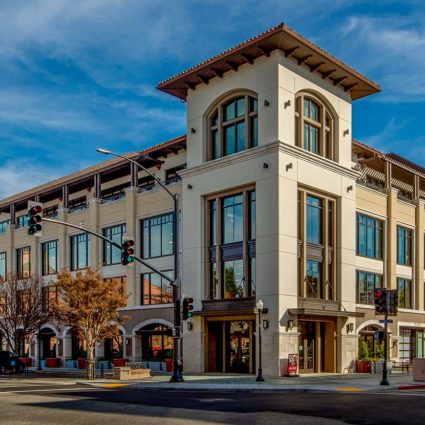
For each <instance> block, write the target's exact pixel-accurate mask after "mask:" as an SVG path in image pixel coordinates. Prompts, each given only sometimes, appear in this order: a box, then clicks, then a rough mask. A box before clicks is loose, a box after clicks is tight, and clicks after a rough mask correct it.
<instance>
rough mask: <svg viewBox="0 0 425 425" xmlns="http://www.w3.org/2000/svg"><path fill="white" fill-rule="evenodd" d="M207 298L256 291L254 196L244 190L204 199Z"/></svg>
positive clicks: (249, 294) (242, 295) (240, 295)
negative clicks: (207, 263) (207, 271)
mask: <svg viewBox="0 0 425 425" xmlns="http://www.w3.org/2000/svg"><path fill="white" fill-rule="evenodd" d="M207 205H208V214H209V222H210V223H209V229H208V233H207V237H208V245H209V246H208V255H209V263H210V268H209V273H208V274H207V277H208V279H209V297H210V299H231V298H241V297H246V296H254V295H255V292H256V262H255V238H256V196H255V191H253V190H245V191H243V192H242V193H236V194H234V195H231V196H225V197H216V198H214V199H210V200H208V204H207Z"/></svg>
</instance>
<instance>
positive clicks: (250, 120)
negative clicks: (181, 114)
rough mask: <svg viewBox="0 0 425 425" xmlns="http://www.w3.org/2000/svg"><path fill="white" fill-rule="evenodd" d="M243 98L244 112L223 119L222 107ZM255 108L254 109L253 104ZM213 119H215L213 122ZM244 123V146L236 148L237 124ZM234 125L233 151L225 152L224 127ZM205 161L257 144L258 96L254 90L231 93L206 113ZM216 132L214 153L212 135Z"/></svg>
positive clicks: (235, 152)
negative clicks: (215, 149) (216, 144)
mask: <svg viewBox="0 0 425 425" xmlns="http://www.w3.org/2000/svg"><path fill="white" fill-rule="evenodd" d="M239 99H244V101H245V112H244V114H242V115H239V116H235V117H233V118H232V119H229V120H227V121H224V116H225V114H224V108H225V107H226V106H227V105H229V104H231V103H232V102H235V104H236V105H237V101H238V100H239ZM253 105H255V107H256V109H254V106H253ZM215 119H216V120H217V122H216V123H214V121H215ZM241 123H244V126H245V128H244V147H243V149H240V150H238V148H237V145H238V143H237V128H238V124H241ZM233 126H234V127H235V151H234V152H232V153H228V154H226V153H225V129H226V128H230V127H233ZM207 128H208V138H207V141H208V143H207V161H212V160H215V159H219V158H223V157H226V156H229V155H234V154H237V153H240V152H243V151H245V150H248V149H252V148H254V147H257V146H258V140H259V137H258V97H257V94H256V93H254V92H246V91H244V92H238V93H232V94H231V95H229V96H226V97H225V98H223V99H221V100H220V102H219V103H218V104H215V105H214V108H213V109H212V111H211V112H210V113H209V114H208V115H207ZM215 134H217V143H218V147H217V153H216V154H214V147H215V141H214V135H215Z"/></svg>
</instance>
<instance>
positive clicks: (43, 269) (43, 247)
mask: <svg viewBox="0 0 425 425" xmlns="http://www.w3.org/2000/svg"><path fill="white" fill-rule="evenodd" d="M58 242H59V241H58V239H53V240H51V241H46V242H42V243H41V274H42V275H43V276H48V275H53V274H57V272H58ZM52 243H55V251H56V254H55V259H56V260H55V263H56V265H55V270H56V271H55V272H53V273H50V272H47V273H46V266H47V270H49V269H50V261H49V260H50V255H49V249H50V247H49V244H52ZM46 252H47V258H45V254H46Z"/></svg>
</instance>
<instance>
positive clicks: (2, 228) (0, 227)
mask: <svg viewBox="0 0 425 425" xmlns="http://www.w3.org/2000/svg"><path fill="white" fill-rule="evenodd" d="M9 226H10V220H4V221H1V222H0V234H1V233H5V232H6V230H7V228H8V227H9Z"/></svg>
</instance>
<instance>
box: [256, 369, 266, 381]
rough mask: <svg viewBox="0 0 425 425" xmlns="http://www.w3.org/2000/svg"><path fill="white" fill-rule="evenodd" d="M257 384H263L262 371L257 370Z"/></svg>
mask: <svg viewBox="0 0 425 425" xmlns="http://www.w3.org/2000/svg"><path fill="white" fill-rule="evenodd" d="M255 380H256V381H257V382H264V376H263V369H258V375H257V378H256V379H255Z"/></svg>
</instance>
